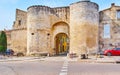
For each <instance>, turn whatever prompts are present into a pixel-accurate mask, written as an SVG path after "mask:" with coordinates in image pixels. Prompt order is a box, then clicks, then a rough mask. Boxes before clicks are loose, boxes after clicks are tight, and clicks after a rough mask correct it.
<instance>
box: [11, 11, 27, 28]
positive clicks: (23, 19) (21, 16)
mask: <svg viewBox="0 0 120 75" xmlns="http://www.w3.org/2000/svg"><path fill="white" fill-rule="evenodd" d="M19 28H27V12H26V11H23V10H20V9H16V20H15V22H14V25H13V29H19Z"/></svg>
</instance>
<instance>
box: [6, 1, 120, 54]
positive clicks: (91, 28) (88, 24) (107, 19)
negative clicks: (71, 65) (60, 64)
mask: <svg viewBox="0 0 120 75" xmlns="http://www.w3.org/2000/svg"><path fill="white" fill-rule="evenodd" d="M118 11H120V6H116V5H115V4H112V5H111V7H110V8H108V9H105V10H103V11H99V6H98V5H97V4H96V3H94V2H91V1H90V0H81V1H79V2H76V3H72V4H71V5H70V6H66V7H55V8H51V7H48V6H42V5H34V6H30V7H28V9H27V11H23V10H19V9H17V10H16V20H15V22H14V25H13V29H12V30H10V31H6V33H8V35H7V37H8V39H9V40H8V48H12V49H13V50H14V51H15V52H17V53H18V52H23V53H24V54H28V55H30V54H34V53H49V54H51V55H54V54H62V53H66V52H69V53H77V54H78V55H79V54H81V53H84V51H83V50H82V49H83V48H85V49H87V53H88V54H90V53H95V52H96V51H98V50H104V49H106V48H110V47H115V46H119V43H120V18H117V16H119V15H117V13H118ZM105 25H108V26H110V37H107V38H106V37H104V34H105V32H104V27H105Z"/></svg>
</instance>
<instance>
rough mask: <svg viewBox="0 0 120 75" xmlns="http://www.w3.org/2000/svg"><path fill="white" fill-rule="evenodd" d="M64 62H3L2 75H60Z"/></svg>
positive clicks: (0, 74) (0, 66)
mask: <svg viewBox="0 0 120 75" xmlns="http://www.w3.org/2000/svg"><path fill="white" fill-rule="evenodd" d="M62 65H63V62H62V61H61V62H60V61H59V62H54V61H53V62H52V61H49V62H46V61H34V62H30V61H29V62H19V61H17V62H2V63H0V75H59V72H60V70H61V66H62Z"/></svg>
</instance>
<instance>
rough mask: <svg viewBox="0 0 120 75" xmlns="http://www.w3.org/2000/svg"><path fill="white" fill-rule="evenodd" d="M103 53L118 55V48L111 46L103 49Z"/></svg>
mask: <svg viewBox="0 0 120 75" xmlns="http://www.w3.org/2000/svg"><path fill="white" fill-rule="evenodd" d="M104 55H106V56H119V55H120V48H113V49H108V50H105V51H104Z"/></svg>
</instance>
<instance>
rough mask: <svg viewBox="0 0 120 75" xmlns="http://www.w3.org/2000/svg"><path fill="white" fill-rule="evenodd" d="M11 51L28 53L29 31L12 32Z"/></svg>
mask: <svg viewBox="0 0 120 75" xmlns="http://www.w3.org/2000/svg"><path fill="white" fill-rule="evenodd" d="M11 49H13V50H14V51H15V53H18V52H22V53H24V54H26V51H27V30H26V29H14V30H12V32H11Z"/></svg>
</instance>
